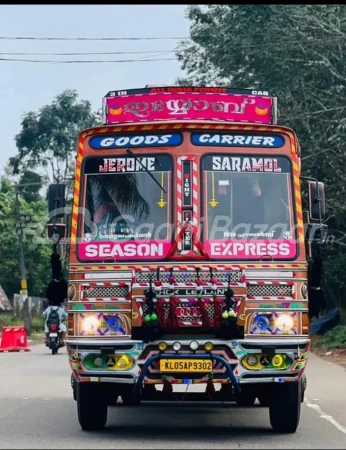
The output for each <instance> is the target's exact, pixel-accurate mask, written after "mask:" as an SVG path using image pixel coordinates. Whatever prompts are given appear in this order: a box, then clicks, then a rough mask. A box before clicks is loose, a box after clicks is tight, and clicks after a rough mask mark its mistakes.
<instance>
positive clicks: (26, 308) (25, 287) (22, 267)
mask: <svg viewBox="0 0 346 450" xmlns="http://www.w3.org/2000/svg"><path fill="white" fill-rule="evenodd" d="M38 185H41V183H23V184H16V185H15V192H16V218H17V223H19V222H20V204H19V188H20V187H24V186H38ZM18 243H19V266H20V275H21V282H20V287H21V290H20V295H21V297H22V299H23V316H24V326H25V330H26V333H27V335H28V336H30V334H31V317H30V310H29V297H28V283H27V279H26V267H25V257H24V246H23V235H22V230H18ZM25 297H26V298H25ZM24 298H25V300H24Z"/></svg>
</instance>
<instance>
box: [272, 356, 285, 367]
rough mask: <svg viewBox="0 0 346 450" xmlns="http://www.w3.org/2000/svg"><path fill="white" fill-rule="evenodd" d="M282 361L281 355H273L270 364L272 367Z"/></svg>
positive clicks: (279, 364) (278, 365)
mask: <svg viewBox="0 0 346 450" xmlns="http://www.w3.org/2000/svg"><path fill="white" fill-rule="evenodd" d="M283 362H284V359H283V357H282V356H281V355H275V356H274V357H273V359H272V364H273V366H274V367H280V366H281V365H282V363H283Z"/></svg>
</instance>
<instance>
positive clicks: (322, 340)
mask: <svg viewBox="0 0 346 450" xmlns="http://www.w3.org/2000/svg"><path fill="white" fill-rule="evenodd" d="M313 346H314V347H315V348H327V349H332V348H343V347H346V326H345V325H338V326H336V327H334V328H333V329H331V330H329V331H327V333H326V334H325V335H324V336H318V337H316V338H315V339H314V344H313Z"/></svg>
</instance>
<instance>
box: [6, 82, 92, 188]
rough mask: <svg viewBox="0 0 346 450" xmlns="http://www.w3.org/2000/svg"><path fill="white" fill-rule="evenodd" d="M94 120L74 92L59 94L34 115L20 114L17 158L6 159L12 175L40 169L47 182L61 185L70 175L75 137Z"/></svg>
mask: <svg viewBox="0 0 346 450" xmlns="http://www.w3.org/2000/svg"><path fill="white" fill-rule="evenodd" d="M97 121H98V117H97V115H96V114H95V113H93V112H92V110H91V104H90V102H89V101H86V100H78V94H77V92H76V91H74V90H66V91H64V92H62V93H61V94H59V95H58V96H57V97H56V98H55V99H54V100H53V102H52V103H51V104H50V105H46V106H43V107H42V108H40V110H39V111H38V112H33V111H30V112H28V113H26V114H24V117H23V120H22V123H21V128H22V129H21V131H20V133H19V134H17V136H16V137H15V139H16V144H17V148H18V154H17V155H16V156H15V157H13V158H10V166H11V167H12V169H13V172H14V174H20V173H21V174H23V172H24V171H28V170H29V171H30V170H33V169H35V170H37V169H38V168H43V169H44V170H45V172H46V177H47V178H48V179H50V181H51V182H54V183H61V182H66V180H67V179H68V178H69V177H70V176H71V175H72V173H73V170H74V158H75V155H76V145H77V137H78V134H79V132H80V131H81V130H83V129H86V128H89V127H91V126H93V125H95V124H96V123H97Z"/></svg>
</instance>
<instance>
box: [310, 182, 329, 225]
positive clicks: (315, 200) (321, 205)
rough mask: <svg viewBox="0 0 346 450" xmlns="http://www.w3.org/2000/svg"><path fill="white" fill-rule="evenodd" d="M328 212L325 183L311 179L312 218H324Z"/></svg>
mask: <svg viewBox="0 0 346 450" xmlns="http://www.w3.org/2000/svg"><path fill="white" fill-rule="evenodd" d="M325 214H326V200H325V194H324V183H321V182H319V181H309V216H310V220H318V221H320V220H323V219H324V217H325Z"/></svg>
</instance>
